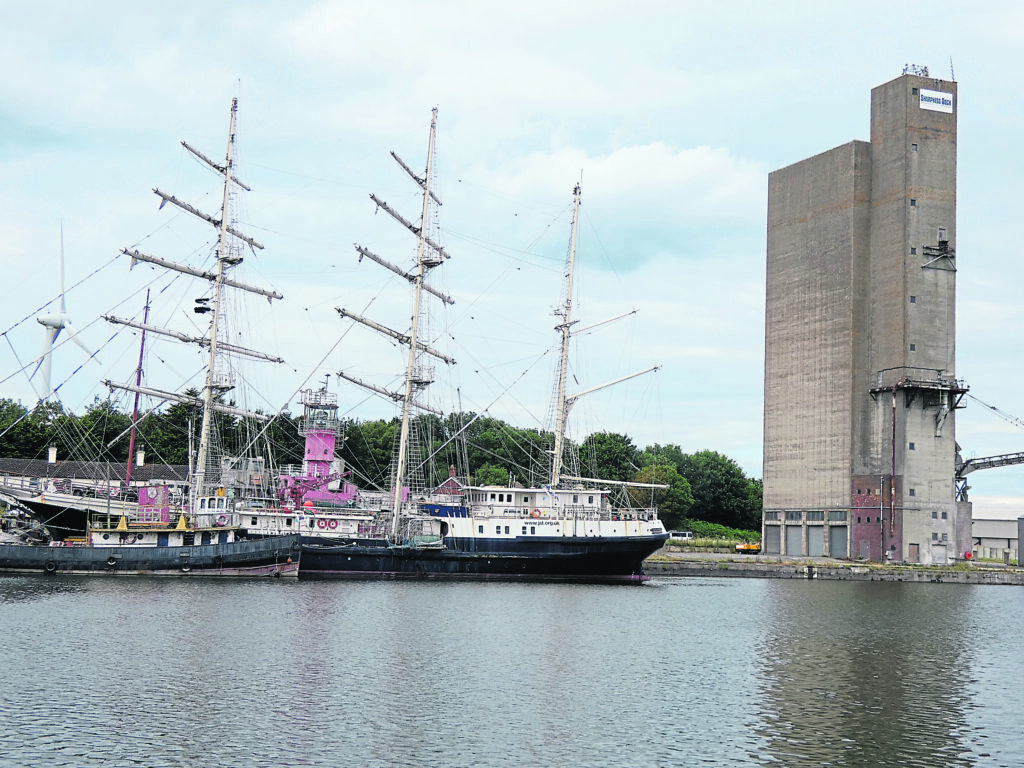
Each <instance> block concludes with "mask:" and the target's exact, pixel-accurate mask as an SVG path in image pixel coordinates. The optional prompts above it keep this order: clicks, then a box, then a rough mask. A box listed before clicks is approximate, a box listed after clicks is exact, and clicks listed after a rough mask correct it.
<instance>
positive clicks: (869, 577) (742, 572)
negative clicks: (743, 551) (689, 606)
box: [644, 558, 1024, 586]
mask: <svg viewBox="0 0 1024 768" xmlns="http://www.w3.org/2000/svg"><path fill="white" fill-rule="evenodd" d="M644 571H646V572H647V575H648V576H651V577H652V578H654V577H658V576H714V577H724V578H757V579H822V580H838V581H907V582H920V583H930V584H1005V585H1017V586H1024V570H1021V569H1015V568H989V567H984V566H981V567H973V568H964V567H963V566H961V567H958V568H956V569H953V568H941V567H938V566H929V567H925V566H910V565H903V566H891V565H890V566H883V565H855V564H850V565H833V564H824V565H823V564H820V563H811V562H807V563H800V562H766V561H753V560H751V561H745V562H744V561H739V562H737V561H723V560H700V561H692V560H671V559H660V558H656V559H649V560H647V561H646V562H645V563H644Z"/></svg>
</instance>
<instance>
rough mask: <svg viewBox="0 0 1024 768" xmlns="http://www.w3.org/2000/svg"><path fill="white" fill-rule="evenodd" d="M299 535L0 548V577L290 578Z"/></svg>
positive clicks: (298, 553)
mask: <svg viewBox="0 0 1024 768" xmlns="http://www.w3.org/2000/svg"><path fill="white" fill-rule="evenodd" d="M300 556H301V547H300V545H299V537H298V535H286V536H274V537H270V538H265V539H250V540H245V541H232V542H227V543H218V544H200V545H196V546H190V547H130V546H129V547H124V546H122V547H62V546H55V547H49V546H41V545H30V544H0V573H20V574H29V573H39V574H49V575H53V574H62V575H76V576H78V575H84V576H177V577H193V576H202V577H206V576H215V577H247V576H291V577H296V576H298V573H299V562H300V560H299V558H300Z"/></svg>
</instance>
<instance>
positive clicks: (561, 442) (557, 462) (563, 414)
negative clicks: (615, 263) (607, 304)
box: [551, 184, 661, 488]
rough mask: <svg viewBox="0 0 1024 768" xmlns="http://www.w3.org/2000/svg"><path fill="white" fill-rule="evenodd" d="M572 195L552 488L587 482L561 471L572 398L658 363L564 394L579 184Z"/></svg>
mask: <svg viewBox="0 0 1024 768" xmlns="http://www.w3.org/2000/svg"><path fill="white" fill-rule="evenodd" d="M572 194H573V208H572V234H571V236H570V238H569V254H568V256H567V257H566V268H565V303H564V304H562V306H561V307H559V308H558V309H556V310H555V316H556V317H559V318H561V320H562V322H561V323H559V324H558V325H556V326H555V330H556V331H558V333H559V335H560V336H561V350H560V352H561V354H560V356H559V358H558V376H557V380H556V382H555V396H554V405H553V410H554V413H555V418H554V432H555V445H554V449H553V454H554V455H553V456H552V457H551V487H552V488H556V487H558V484H559V483H560V482H562V481H563V480H572V481H587V480H592V478H582V477H573V476H567V475H563V474H562V452H563V451H564V449H565V433H566V430H567V427H568V423H569V411H570V410H571V409H572V407H573V405H575V403H576V401H577V400H579V399H580V398H581V397H583V396H584V395H589V394H590V393H592V392H597V391H598V390H601V389H606V388H607V387H610V386H613V385H615V384H620V383H622V382H623V381H628V380H629V379H633V378H636V377H637V376H643V375H644V374H645V373H651V372H653V371H657V370H659V369H660V368H661V366H660V365H654V366H651V367H650V368H645V369H644V370H642V371H637V372H636V373H630V374H627V375H625V376H620V377H619V378H617V379H615V380H613V381H608V382H605V383H604V384H599V385H597V386H596V387H591V388H590V389H586V390H583V391H582V392H577V393H575V394H573V395H567V394H566V393H565V389H566V384H567V382H568V379H569V342H570V340H571V339H572V336H573V328H572V326H573V325H574V324H575V323H576V322H578V321H576V320H573V319H572V291H573V286H572V283H573V274H574V273H575V269H576V242H577V233H578V231H579V219H580V198H581V197H582V194H583V193H582V190H581V189H580V185H579V184H577V185H576V188H575V189H573V191H572ZM635 313H636V310H635V309H634V310H633V311H631V312H626V313H625V314H622V315H619V316H618V317H613V318H610V319H607V320H602V321H600V322H598V323H594V324H593V325H588V326H586V327H584V328H579V329H577V330H576V331H575V332H576V333H582V332H584V331H589V330H591V329H593V328H597V327H598V326H601V325H605V324H607V323H611V322H614V321H616V320H621V319H622V318H623V317H628V316H629V315H633V314H635Z"/></svg>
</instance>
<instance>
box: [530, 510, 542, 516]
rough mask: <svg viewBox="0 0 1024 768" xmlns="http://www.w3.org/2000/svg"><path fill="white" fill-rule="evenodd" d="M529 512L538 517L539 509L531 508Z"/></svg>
mask: <svg viewBox="0 0 1024 768" xmlns="http://www.w3.org/2000/svg"><path fill="white" fill-rule="evenodd" d="M530 514H531V515H532V516H533V517H540V510H539V509H535V510H533V512H531V513H530Z"/></svg>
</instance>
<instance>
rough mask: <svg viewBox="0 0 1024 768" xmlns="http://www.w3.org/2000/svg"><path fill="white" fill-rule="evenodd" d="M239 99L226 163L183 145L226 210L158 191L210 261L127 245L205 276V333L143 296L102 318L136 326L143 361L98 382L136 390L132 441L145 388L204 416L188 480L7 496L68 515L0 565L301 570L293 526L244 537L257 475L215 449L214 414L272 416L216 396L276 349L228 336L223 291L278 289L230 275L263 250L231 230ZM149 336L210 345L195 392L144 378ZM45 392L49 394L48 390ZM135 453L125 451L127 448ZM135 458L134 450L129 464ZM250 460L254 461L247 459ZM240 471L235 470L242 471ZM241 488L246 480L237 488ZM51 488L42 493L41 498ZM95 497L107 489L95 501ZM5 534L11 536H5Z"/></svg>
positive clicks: (49, 514)
mask: <svg viewBox="0 0 1024 768" xmlns="http://www.w3.org/2000/svg"><path fill="white" fill-rule="evenodd" d="M237 107H238V104H237V99H236V100H234V101H233V102H232V104H231V118H230V129H229V133H228V144H227V154H226V159H225V161H224V164H223V165H219V164H217V163H214V162H213V161H211V160H209V159H208V158H206V157H205V156H204V155H202V153H200V152H198V151H197V150H195V149H193V148H192V147H190V146H188V144H186V143H185V142H182V144H183V145H184V146H185V148H186V149H188V150H189V151H190V152H191V153H192V154H193V155H195V156H196V157H197V158H199V159H200V160H202V161H203V162H204V163H206V164H207V165H209V166H210V167H211V168H212V169H213V170H214V171H216V172H217V173H218V174H220V175H221V176H222V177H223V193H222V198H221V208H220V211H219V214H217V215H213V216H211V215H207V214H205V213H203V212H201V211H199V210H198V209H196V208H194V207H192V206H191V205H188V204H187V203H184V202H182V201H180V200H178V199H177V198H175V197H174V196H172V195H168V194H166V193H164V192H161V191H160V190H159V189H156V190H154V191H155V192H156V194H157V195H158V196H159V197H160V198H161V199H162V201H163V202H162V203H161V207H163V206H164V205H165V204H167V203H171V204H172V205H174V206H176V207H177V208H179V209H181V210H183V211H185V212H187V213H189V214H191V215H193V216H195V217H197V218H199V219H201V220H203V221H205V222H206V223H208V224H210V225H212V226H214V227H215V229H216V231H217V239H216V245H215V250H214V253H213V257H214V260H215V266H214V267H213V268H212V269H209V268H208V269H201V268H196V267H193V266H190V265H187V264H179V263H175V262H171V261H167V260H164V259H160V258H157V257H154V256H149V255H147V254H144V253H142V252H140V251H137V250H134V249H125V250H124V253H125V254H126V255H128V256H129V257H130V258H131V263H132V266H134V265H135V264H137V263H150V264H154V265H156V266H157V267H160V268H162V269H166V270H170V271H172V272H177V273H180V274H184V275H188V276H190V277H192V278H198V279H199V280H201V281H203V282H204V283H205V284H206V288H205V289H204V295H203V297H202V298H200V299H199V300H197V304H196V306H197V308H198V309H199V310H201V311H199V312H197V314H201V315H208V316H209V328H208V331H207V333H206V334H205V335H203V336H190V335H188V334H184V333H180V332H178V331H174V330H171V329H167V328H163V327H160V326H156V325H151V324H149V323H148V309H149V301H148V295H147V302H146V307H145V310H144V313H143V319H142V321H138V320H135V319H122V318H119V317H115V316H107V317H106V318H105V319H106V320H107V321H109V322H111V323H114V324H117V325H121V326H127V327H131V328H134V329H136V330H138V331H141V335H140V338H141V341H140V345H139V349H140V351H139V368H138V371H137V375H136V378H135V383H134V384H120V383H115V382H113V381H110V380H107V381H105V382H104V384H106V385H107V386H108V387H110V388H111V390H122V391H125V392H128V393H134V396H135V410H134V413H133V417H132V439H131V445H132V446H134V437H135V431H134V430H135V424H136V421H137V418H138V403H139V401H138V398H139V397H140V396H143V395H145V396H149V397H152V398H155V399H157V400H158V401H159V402H172V403H184V404H186V405H189V406H194V407H195V408H196V409H197V410H198V411H200V412H201V414H202V423H201V426H200V430H199V441H198V452H197V454H196V459H195V463H194V465H193V469H192V473H191V477H190V478H189V481H188V485H187V488H186V489H185V490H184V492H183V493H180V494H178V493H177V490H178V489H177V488H174V487H172V486H171V485H168V484H159V483H157V484H148V485H139V486H131V485H130V471H131V470H130V467H129V469H128V482H127V483H126V484H125V485H127V486H128V487H129V488H131V494H130V495H128V494H123V495H121V496H119V497H117V498H114V497H113V494H112V493H111V492H110V488H111V486H110V484H107V485H106V486H92V487H93V489H94V491H93V493H91V494H90V496H92V497H93V498H87V497H86V496H85V494H84V493H78V492H76V490H80V489H76V488H73V487H69V488H63V489H61V490H62V491H63V493H61V492H58V491H57V490H56V489H54V488H43V489H41V492H39V493H38V494H37V495H35V496H32V497H30V498H18V497H17V496H16V495H15V496H14V497H13V498H11V497H10V496H9V497H8V498H9V500H11V501H13V502H14V503H15V504H16V505H17V506H19V507H21V508H23V509H25V510H27V511H29V512H30V513H31V514H32V515H33V516H34V517H36V519H37V520H38V521H40V522H42V523H43V524H44V525H46V524H47V523H50V524H52V521H53V520H54V519H55V517H56V519H59V520H62V521H65V522H66V527H65V528H63V530H62V532H61V535H60V536H58V537H54V538H53V540H52V541H49V542H48V543H40V542H39V539H38V538H37V537H36V538H31V539H30V538H27V537H26V538H23V539H22V540H21V541H19V542H18V543H2V544H0V572H4V573H46V574H57V573H59V574H89V575H91V574H103V575H112V576H113V575H129V574H131V575H150V576H218V577H238V576H274V577H280V576H290V577H296V576H297V575H298V568H299V559H300V556H301V550H300V546H299V538H298V536H297V535H296V534H294V533H292V534H281V535H276V536H271V537H264V538H260V539H247V538H246V537H245V536H244V535H243V533H244V531H243V529H242V528H241V527H240V526H239V518H238V512H237V510H236V508H235V506H236V503H237V498H236V496H235V494H236V492H237V491H238V490H240V487H239V486H240V485H241V486H243V487H244V486H252V485H253V482H252V473H251V472H250V473H245V472H241V473H240V472H238V471H234V472H229V471H226V470H227V468H228V467H230V466H233V465H235V464H237V463H238V462H237V461H232V460H230V459H227V460H226V459H225V457H223V456H219V455H217V453H216V451H215V447H216V442H217V441H216V440H215V439H214V437H215V424H214V423H215V421H216V420H217V418H218V417H219V416H220V415H226V416H231V417H236V418H245V419H250V418H255V419H262V420H264V421H266V420H267V419H268V418H269V417H266V416H261V415H260V414H255V413H249V412H246V411H244V410H242V409H239V408H237V407H235V406H231V405H225V404H224V403H223V402H222V399H223V395H224V394H225V393H226V392H229V391H230V390H232V389H233V388H234V382H235V376H234V373H233V368H232V366H231V361H232V359H233V358H234V357H236V356H245V357H248V358H255V359H258V360H266V361H278V362H280V359H279V358H275V357H274V356H272V355H267V354H265V353H262V352H259V351H256V350H251V349H247V348H245V347H241V346H238V345H237V344H235V343H233V340H232V342H231V343H229V342H228V341H227V340H226V339H225V334H224V332H223V328H222V324H223V323H224V307H223V304H222V302H223V298H224V294H225V291H226V290H227V289H229V288H232V289H238V290H242V291H248V292H251V293H257V294H259V295H261V296H265V297H266V298H268V299H280V298H282V297H281V296H280V294H277V293H276V292H273V291H267V290H264V289H262V288H258V287H255V286H251V285H248V284H246V283H243V282H241V281H239V280H236V279H234V278H233V277H231V273H230V271H231V269H232V268H233V267H235V266H237V265H238V264H239V263H240V262H241V261H242V257H241V246H242V244H245V245H248V246H249V247H252V248H262V245H260V244H259V243H258V242H256V241H255V240H253V239H252V238H249V237H248V236H246V235H244V234H242V233H241V232H239V231H238V230H237V229H236V225H235V222H234V221H233V214H232V205H233V200H234V196H235V190H236V187H243V188H245V187H244V185H243V184H242V183H241V182H240V181H239V180H238V179H237V178H236V176H235V162H234V147H235V119H236V113H237ZM146 334H159V335H162V336H168V337H171V338H173V339H175V340H177V341H183V342H187V343H190V344H193V345H197V346H199V347H200V348H202V349H203V350H204V351H205V352H206V355H205V357H206V365H205V378H204V383H203V387H202V391H201V392H199V394H198V395H190V394H181V393H177V392H171V391H164V390H159V389H153V388H150V387H145V386H142V362H143V351H144V347H145V339H146ZM49 394H51V393H49V392H47V393H46V395H47V396H49ZM131 451H132V449H131V448H130V449H129V454H131ZM130 461H131V457H129V462H130ZM245 466H250V465H245ZM240 476H241V477H240ZM243 489H244V488H243ZM48 496H49V498H47V497H48ZM96 496H105V498H103V499H102V500H100V499H98V498H95V497H96ZM8 540H9V539H8Z"/></svg>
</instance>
